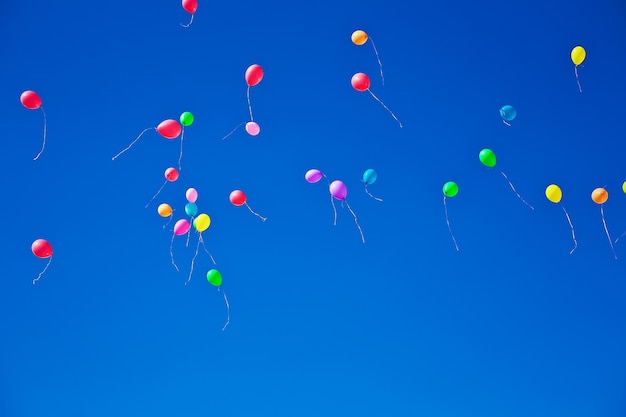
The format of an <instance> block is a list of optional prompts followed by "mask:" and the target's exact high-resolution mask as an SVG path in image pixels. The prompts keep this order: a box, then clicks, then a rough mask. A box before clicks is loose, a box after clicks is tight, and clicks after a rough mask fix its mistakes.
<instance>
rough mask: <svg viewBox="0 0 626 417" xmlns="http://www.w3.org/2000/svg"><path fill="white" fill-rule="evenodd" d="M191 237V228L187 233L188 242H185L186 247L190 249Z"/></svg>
mask: <svg viewBox="0 0 626 417" xmlns="http://www.w3.org/2000/svg"><path fill="white" fill-rule="evenodd" d="M190 237H191V228H189V231H188V232H187V241H186V242H185V247H186V248H188V247H189V238H190Z"/></svg>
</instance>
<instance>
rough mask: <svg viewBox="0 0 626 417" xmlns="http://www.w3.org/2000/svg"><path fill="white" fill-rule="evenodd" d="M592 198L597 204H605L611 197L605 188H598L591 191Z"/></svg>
mask: <svg viewBox="0 0 626 417" xmlns="http://www.w3.org/2000/svg"><path fill="white" fill-rule="evenodd" d="M591 199H592V200H593V202H594V203H596V204H604V203H606V201H607V200H608V199H609V193H608V191H607V190H605V189H604V188H596V189H595V190H593V191H592V192H591Z"/></svg>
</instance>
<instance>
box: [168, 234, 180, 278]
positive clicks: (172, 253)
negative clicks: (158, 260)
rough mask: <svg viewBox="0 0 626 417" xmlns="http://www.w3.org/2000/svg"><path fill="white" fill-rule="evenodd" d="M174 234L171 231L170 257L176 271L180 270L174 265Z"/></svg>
mask: <svg viewBox="0 0 626 417" xmlns="http://www.w3.org/2000/svg"><path fill="white" fill-rule="evenodd" d="M175 236H176V235H175V234H173V233H172V240H170V259H171V260H172V265H174V268H176V270H177V271H180V269H178V265H176V262H174V249H173V248H174V237H175Z"/></svg>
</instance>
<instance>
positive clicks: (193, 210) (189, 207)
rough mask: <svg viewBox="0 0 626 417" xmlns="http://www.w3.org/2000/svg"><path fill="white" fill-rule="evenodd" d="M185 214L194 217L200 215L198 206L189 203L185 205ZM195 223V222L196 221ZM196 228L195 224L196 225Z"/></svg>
mask: <svg viewBox="0 0 626 417" xmlns="http://www.w3.org/2000/svg"><path fill="white" fill-rule="evenodd" d="M185 213H186V214H187V216H190V217H193V216H195V215H196V214H198V206H196V204H195V203H187V204H185ZM194 221H195V220H194ZM194 226H195V223H194Z"/></svg>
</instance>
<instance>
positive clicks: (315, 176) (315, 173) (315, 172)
mask: <svg viewBox="0 0 626 417" xmlns="http://www.w3.org/2000/svg"><path fill="white" fill-rule="evenodd" d="M323 175H324V174H322V171H320V170H319V169H309V170H308V171H307V172H306V173H305V174H304V179H305V180H307V182H308V183H310V184H315V183H316V182H318V181H319V180H321V179H322V176H323ZM624 192H626V191H624Z"/></svg>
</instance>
